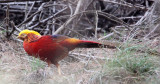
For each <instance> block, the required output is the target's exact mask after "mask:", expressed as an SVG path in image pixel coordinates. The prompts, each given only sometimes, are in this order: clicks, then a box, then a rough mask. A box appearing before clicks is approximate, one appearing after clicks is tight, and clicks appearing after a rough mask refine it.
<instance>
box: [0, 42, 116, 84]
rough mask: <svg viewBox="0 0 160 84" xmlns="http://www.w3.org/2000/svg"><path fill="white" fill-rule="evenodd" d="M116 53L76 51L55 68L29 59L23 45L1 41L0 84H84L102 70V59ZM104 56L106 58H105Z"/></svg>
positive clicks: (110, 51) (87, 50) (94, 50)
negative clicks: (59, 71) (59, 68)
mask: <svg viewBox="0 0 160 84" xmlns="http://www.w3.org/2000/svg"><path fill="white" fill-rule="evenodd" d="M114 51H115V50H109V49H105V48H104V49H102V48H101V49H100V48H97V49H75V50H74V51H72V52H70V55H69V56H68V57H67V58H65V59H64V60H62V61H61V62H60V65H61V69H62V72H63V75H58V73H57V68H56V67H55V66H54V65H53V66H52V67H48V66H47V64H46V63H44V62H42V61H39V60H36V59H34V58H33V57H31V56H28V55H27V54H26V53H25V51H24V50H23V46H22V43H20V42H16V41H7V40H6V39H1V40H0V78H1V79H0V84H87V83H89V82H90V81H91V80H92V78H93V77H94V75H96V74H98V73H100V72H101V70H102V65H103V64H104V62H105V59H106V58H108V59H110V58H111V57H112V56H113V53H114ZM106 56H107V57H106Z"/></svg>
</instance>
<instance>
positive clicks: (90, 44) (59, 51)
mask: <svg viewBox="0 0 160 84" xmlns="http://www.w3.org/2000/svg"><path fill="white" fill-rule="evenodd" d="M17 38H18V39H20V40H22V41H23V47H24V50H25V51H26V52H27V54H28V55H30V56H33V57H36V58H39V59H40V60H42V61H45V62H47V64H48V66H50V65H51V64H54V65H55V66H56V67H57V68H58V73H59V74H60V75H61V69H60V65H59V63H58V62H59V61H60V60H62V59H64V58H65V57H67V56H68V54H69V51H71V50H74V49H75V48H101V47H110V48H115V46H110V45H104V44H101V43H98V42H95V41H87V40H79V39H76V38H70V37H68V36H64V35H41V34H40V33H38V32H37V31H34V30H28V29H25V30H22V31H21V32H20V33H19V34H18V36H17Z"/></svg>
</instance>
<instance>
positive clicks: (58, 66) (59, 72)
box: [56, 63, 61, 75]
mask: <svg viewBox="0 0 160 84" xmlns="http://www.w3.org/2000/svg"><path fill="white" fill-rule="evenodd" d="M56 67H57V68H58V74H59V75H61V68H60V65H59V64H58V63H57V64H56Z"/></svg>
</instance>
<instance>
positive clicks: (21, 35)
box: [17, 29, 41, 40]
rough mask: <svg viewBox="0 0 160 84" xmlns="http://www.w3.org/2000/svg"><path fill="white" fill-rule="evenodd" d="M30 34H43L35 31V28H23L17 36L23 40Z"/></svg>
mask: <svg viewBox="0 0 160 84" xmlns="http://www.w3.org/2000/svg"><path fill="white" fill-rule="evenodd" d="M28 34H33V35H37V36H41V35H40V34H39V33H38V32H36V31H33V30H28V29H26V30H23V31H21V32H20V33H19V35H18V36H17V38H19V39H21V40H25V39H27V35H28Z"/></svg>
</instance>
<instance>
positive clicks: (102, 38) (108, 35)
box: [98, 32, 114, 40]
mask: <svg viewBox="0 0 160 84" xmlns="http://www.w3.org/2000/svg"><path fill="white" fill-rule="evenodd" d="M112 35H114V32H112V33H110V34H107V35H106V36H103V37H101V38H99V39H98V40H104V39H106V38H108V37H110V36H112Z"/></svg>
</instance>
